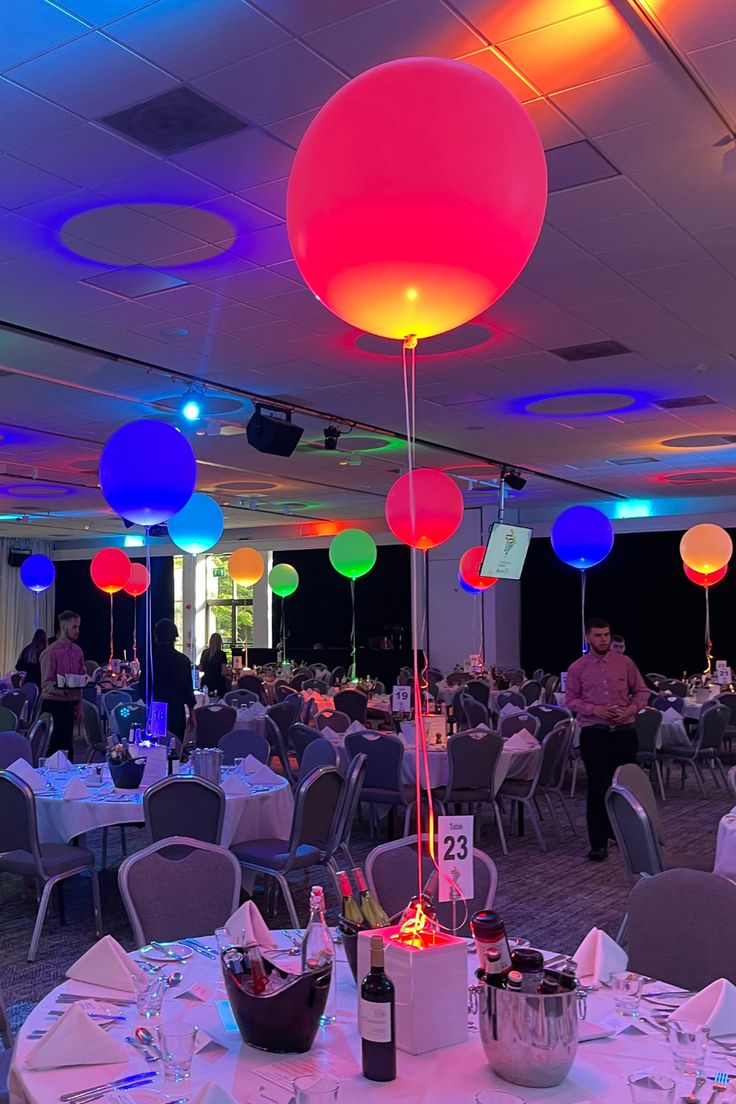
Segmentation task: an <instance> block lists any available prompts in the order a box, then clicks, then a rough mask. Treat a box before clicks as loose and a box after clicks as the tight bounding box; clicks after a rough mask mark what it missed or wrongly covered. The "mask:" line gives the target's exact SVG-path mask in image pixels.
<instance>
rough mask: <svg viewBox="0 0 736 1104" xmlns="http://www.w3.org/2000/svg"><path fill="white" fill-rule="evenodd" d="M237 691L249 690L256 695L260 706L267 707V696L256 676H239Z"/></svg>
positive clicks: (264, 688)
mask: <svg viewBox="0 0 736 1104" xmlns="http://www.w3.org/2000/svg"><path fill="white" fill-rule="evenodd" d="M238 690H250V691H251V692H252V693H254V694H255V695H256V697H257V698H258V701H259V702H260V703H261V705H268V694H267V693H266V687H265V686H264V685H263V683H262V682H261V680H260V679H259V678H258V675H241V676H240V678H239V679H238Z"/></svg>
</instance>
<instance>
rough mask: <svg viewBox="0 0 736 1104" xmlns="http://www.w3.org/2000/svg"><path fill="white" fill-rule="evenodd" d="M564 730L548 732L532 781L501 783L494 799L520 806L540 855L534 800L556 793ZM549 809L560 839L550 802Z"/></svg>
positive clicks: (541, 845) (541, 844)
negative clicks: (506, 800)
mask: <svg viewBox="0 0 736 1104" xmlns="http://www.w3.org/2000/svg"><path fill="white" fill-rule="evenodd" d="M535 719H536V718H535ZM513 720H516V718H515V717H514V718H513ZM566 728H567V726H565V725H558V726H557V728H553V729H552V731H551V732H548V733H547V735H546V736H545V737H544V739H543V740H542V747H541V752H540V754H539V757H538V759H537V764H536V768H535V771H534V775H533V777H532V778H531V779H526V778H506V779H505V780H504V781H503V782H502V783H501V785H500V787H499V790H498V793H497V795H496V796H497V797H498V798H500V799H501V800H503V799H504V798H508V799H509V801H511V803H512V805H513V804H517V805H520V806H521V807H522V808H523V809H525V810H526V813H527V814H528V816H529V820H530V821H531V825H532V830H533V832H534V835H535V836H536V838H537V843H538V844H539V849H540V851H546V850H547V844H546V843H545V841H544V837H543V835H542V826H541V823H540V820H539V814H538V812H537V807H536V798H537V797H539V796H543V795H544V794H545V793H546V792H549V791H551V790H553V789H555V788H556V786H557V784H558V775H557V770H558V769H559V765H560V761H561V759H562V757H563V756H564V754H565V751H566V749H567V746H568V732H567V731H566ZM548 806H549V808H550V812H552V819H553V820H554V822H555V827H556V828H557V831H558V832H559V834H560V835H561V834H562V833H561V831H560V828H559V824H558V823H557V818H556V817H555V816H554V812H553V811H552V807H551V804H550V803H549V802H548Z"/></svg>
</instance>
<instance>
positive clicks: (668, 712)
mask: <svg viewBox="0 0 736 1104" xmlns="http://www.w3.org/2000/svg"><path fill="white" fill-rule="evenodd" d="M681 720H682V716H681V714H680V713H678V712H677V710H676V709H672V708H671V707H670V708H669V709H665V711H664V712H663V714H662V722H663V723H664V724H673V722H675V721H681Z"/></svg>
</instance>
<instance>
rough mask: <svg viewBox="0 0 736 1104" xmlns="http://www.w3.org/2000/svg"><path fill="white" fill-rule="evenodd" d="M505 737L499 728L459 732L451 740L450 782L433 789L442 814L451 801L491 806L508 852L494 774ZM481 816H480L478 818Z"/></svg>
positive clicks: (503, 844)
mask: <svg viewBox="0 0 736 1104" xmlns="http://www.w3.org/2000/svg"><path fill="white" fill-rule="evenodd" d="M502 751H503V740H502V739H501V736H500V735H499V734H498V733H497V732H482V731H481V732H478V731H470V732H456V733H454V735H452V736H449V737H448V740H447V764H448V776H447V784H446V785H445V786H444V787H438V788H437V789H435V790H433V791H432V796H433V798H434V800H435V801H436V803H437V805H438V806H439V810H440V812H441V813H442V815H444V814H445V811H446V806H448V805H455V804H458V805H468V806H469V812H472V811H473V806H474V805H477V806H482V805H483V804H484V803H486V804H488V805H490V806H491V809H492V810H493V816H494V819H495V821H496V827H497V828H498V835H499V838H500V841H501V848H502V850H503V853H504V855H506V854H508V848H507V846H506V834H505V832H504V830H503V820H502V818H501V809H500V807H499V806H498V805H497V803H496V799H495V794H494V778H495V774H496V767H497V765H498V759H499V756H500V755H501V752H502ZM479 820H480V817H478V818H477V821H479Z"/></svg>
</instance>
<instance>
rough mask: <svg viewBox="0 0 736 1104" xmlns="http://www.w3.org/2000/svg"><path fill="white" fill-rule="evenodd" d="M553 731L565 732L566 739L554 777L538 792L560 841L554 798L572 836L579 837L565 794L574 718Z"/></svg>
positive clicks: (567, 718) (559, 724)
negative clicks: (565, 818) (558, 803)
mask: <svg viewBox="0 0 736 1104" xmlns="http://www.w3.org/2000/svg"><path fill="white" fill-rule="evenodd" d="M552 731H553V732H555V733H558V732H564V734H565V739H564V741H563V742H562V744H561V751H560V756H559V758H558V760H557V762H556V764H555V766H554V769H553V771H552V775H551V777H550V779H549V780H548V783H547V785H543V786H542V787H541V788H540V790H539V791H538V792H539V793H540V795H541V796H542V797H543V798H544V800H545V802H546V804H547V808H548V809H549V811H550V813H551V815H552V819H553V821H554V822H555V828H556V829H557V834H558V835H559V837H560V839H562V829H561V827H560V824H559V821H558V819H557V813H556V811H555V807H554V804H553V802H552V797H553V796H555V797H556V798H557V799H558V801H559V802H560V806H561V808H562V811H563V813H564V814H565V816H566V817H567V823H568V824H569V825H570V830H571V832H572V834H573V835H574V836H577V834H578V830H577V828H576V827H575V821H574V820H573V819H572V815H571V813H570V806H569V805H568V802H567V800H566V799H565V794H564V788H565V778H566V775H567V767H568V764H569V762H570V755H571V752H572V745H573V740H574V737H575V722H574V720H573V718H572V717H566V718H564V719H563V720H561V721H558V722H557V724H556V725H555V727H554V728H553V729H552Z"/></svg>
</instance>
